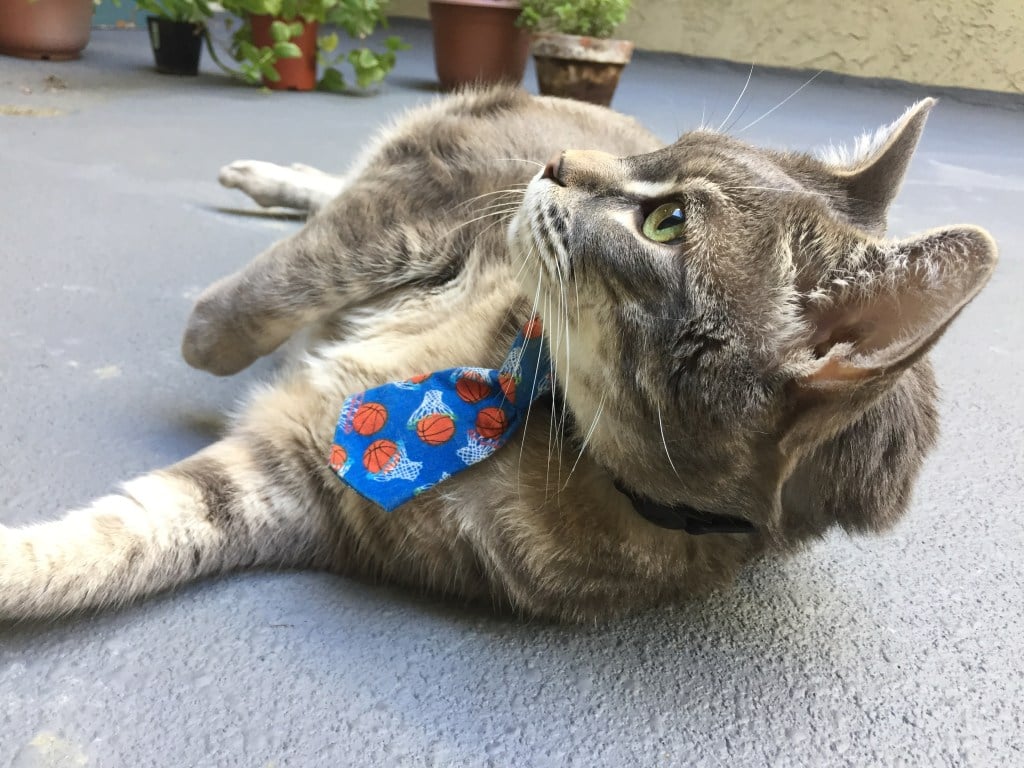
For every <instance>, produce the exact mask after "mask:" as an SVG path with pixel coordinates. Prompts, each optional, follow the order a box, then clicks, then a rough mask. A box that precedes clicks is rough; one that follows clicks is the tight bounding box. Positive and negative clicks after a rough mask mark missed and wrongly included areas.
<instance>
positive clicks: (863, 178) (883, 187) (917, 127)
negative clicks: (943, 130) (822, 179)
mask: <svg viewBox="0 0 1024 768" xmlns="http://www.w3.org/2000/svg"><path fill="white" fill-rule="evenodd" d="M933 106H935V99H922V100H921V101H919V102H917V103H916V104H914V105H913V106H912V107H910V109H908V110H907V111H906V112H905V113H903V116H902V117H900V119H899V120H897V121H896V122H894V123H892V124H891V125H888V126H885V127H883V128H880V129H879V130H878V131H877V132H876V133H875V135H874V136H870V137H864V138H863V139H862V140H861V141H859V142H858V144H859V145H861V146H859V147H858V148H857V149H856V150H855V152H856V153H857V156H856V157H855V158H854V159H852V160H847V161H845V162H843V163H839V164H838V166H839V167H837V168H836V170H835V178H836V181H837V182H838V184H839V187H840V189H842V190H843V192H845V197H846V204H845V205H843V206H842V207H843V209H844V212H845V213H846V214H847V215H848V217H849V219H850V221H851V222H852V223H853V224H854V225H856V226H857V227H859V228H861V229H863V230H865V231H866V232H872V233H876V234H881V233H883V232H884V231H885V227H886V215H887V213H888V211H889V206H890V205H891V204H892V201H893V199H894V198H895V197H896V193H897V192H899V190H900V187H901V186H902V184H903V177H904V176H905V175H906V173H907V167H908V166H909V165H910V158H911V157H913V155H914V150H915V149H917V144H918V141H920V139H921V132H922V131H923V130H924V124H925V122H926V121H927V120H928V113H929V112H931V109H932V107H933Z"/></svg>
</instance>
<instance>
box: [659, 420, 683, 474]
mask: <svg viewBox="0 0 1024 768" xmlns="http://www.w3.org/2000/svg"><path fill="white" fill-rule="evenodd" d="M658 429H659V430H661V444H662V445H663V446H664V447H665V457H666V458H667V459H668V465H669V466H670V467H672V471H673V472H674V473H675V476H676V477H679V470H678V469H676V465H675V462H674V461H672V454H670V453H669V452H668V441H667V440H666V439H665V424H664V422H663V421H662V420H661V403H659V404H658Z"/></svg>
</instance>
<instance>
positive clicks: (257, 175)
mask: <svg viewBox="0 0 1024 768" xmlns="http://www.w3.org/2000/svg"><path fill="white" fill-rule="evenodd" d="M217 180H218V181H219V182H220V183H221V184H222V185H223V186H225V187H228V188H230V189H238V190H241V191H242V192H244V193H245V194H247V195H248V196H249V197H251V198H252V199H253V200H255V201H256V202H257V203H259V204H260V205H262V206H263V207H264V208H272V207H275V206H279V207H282V208H292V209H294V210H297V211H306V212H307V213H310V214H313V213H316V212H317V211H318V210H320V209H321V208H323V207H324V206H325V205H327V203H329V202H330V201H331V200H333V199H334V198H335V197H337V196H338V195H340V194H341V192H342V190H344V189H345V179H344V178H343V177H341V176H332V175H331V174H328V173H324V172H323V171H321V170H318V169H316V168H312V167H310V166H308V165H302V164H300V163H293V164H292V165H290V166H284V165H277V164H275V163H267V162H263V161H262V160H236V161H235V162H233V163H231V164H230V165H225V166H224V167H223V168H221V169H220V173H219V174H218V175H217Z"/></svg>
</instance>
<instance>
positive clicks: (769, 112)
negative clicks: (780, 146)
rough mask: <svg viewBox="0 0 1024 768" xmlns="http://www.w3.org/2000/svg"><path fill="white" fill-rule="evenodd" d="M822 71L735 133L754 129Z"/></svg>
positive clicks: (820, 71)
mask: <svg viewBox="0 0 1024 768" xmlns="http://www.w3.org/2000/svg"><path fill="white" fill-rule="evenodd" d="M824 71H825V70H823V69H819V70H818V71H817V72H816V73H814V74H813V75H811V78H810V79H809V80H808V81H807V82H806V83H804V84H803V85H801V86H800V87H799V88H797V89H796V90H795V91H793V92H792V93H791V94H789V96H787V97H786V98H784V99H783V100H782V101H780V102H779V103H778V104H776V105H775V106H774V107H772V108H771V109H769V110H768V111H767V112H765V113H764V114H763V115H761V116H760V117H759V118H757V120H754V121H753V122H752V123H747V124H746V125H745V126H743V127H742V128H740V129H739V130H738V131H736V133H743V132H744V131H745V130H747V129H748V128H753V127H754V126H755V125H757V124H758V123H760V122H761V121H762V120H764V119H765V118H766V117H768V115H770V114H772V112H774V111H775V110H777V109H778V108H779V107H781V106H782V105H783V104H785V103H786V102H787V101H789V100H790V99H792V98H793V97H794V96H796V95H797V94H798V93H800V91H802V90H803V89H804V88H806V87H807V86H808V85H810V84H811V83H813V82H814V81H815V80H817V79H818V75H820V74H821V73H822V72H824Z"/></svg>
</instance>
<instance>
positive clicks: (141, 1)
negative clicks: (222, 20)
mask: <svg viewBox="0 0 1024 768" xmlns="http://www.w3.org/2000/svg"><path fill="white" fill-rule="evenodd" d="M135 4H136V5H137V6H138V8H139V10H140V11H145V12H146V13H148V14H149V15H150V16H157V17H159V18H161V19H169V20H170V21H188V22H191V23H193V24H203V23H205V22H206V20H207V19H209V18H210V17H211V16H212V15H213V12H212V11H211V10H210V6H209V5H208V4H207V3H206V0H135ZM117 5H120V3H117Z"/></svg>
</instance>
